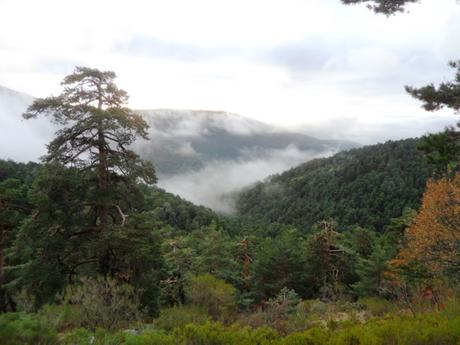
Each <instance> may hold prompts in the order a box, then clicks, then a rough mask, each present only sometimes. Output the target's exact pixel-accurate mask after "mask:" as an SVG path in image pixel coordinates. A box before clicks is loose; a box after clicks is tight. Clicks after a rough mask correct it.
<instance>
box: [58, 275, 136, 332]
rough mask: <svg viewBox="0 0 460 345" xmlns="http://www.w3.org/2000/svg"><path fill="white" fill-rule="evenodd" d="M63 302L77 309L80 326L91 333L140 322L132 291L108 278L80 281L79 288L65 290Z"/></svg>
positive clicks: (73, 286)
mask: <svg viewBox="0 0 460 345" xmlns="http://www.w3.org/2000/svg"><path fill="white" fill-rule="evenodd" d="M63 302H64V303H68V304H71V305H75V306H77V307H78V308H79V310H80V312H81V315H82V326H84V327H87V328H89V329H91V330H94V329H96V328H97V327H102V328H105V329H108V330H114V329H120V328H122V327H126V326H127V325H129V324H130V323H132V322H134V321H138V320H139V318H140V312H139V302H138V299H137V295H136V293H135V292H134V288H133V287H132V286H130V285H128V284H120V283H119V282H117V281H116V280H114V279H111V278H96V279H91V278H83V279H81V281H80V284H76V285H70V286H68V287H67V288H66V290H65V292H64V295H63Z"/></svg>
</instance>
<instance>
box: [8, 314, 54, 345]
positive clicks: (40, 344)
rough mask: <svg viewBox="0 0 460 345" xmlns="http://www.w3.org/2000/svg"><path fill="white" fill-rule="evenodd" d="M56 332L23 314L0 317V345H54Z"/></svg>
mask: <svg viewBox="0 0 460 345" xmlns="http://www.w3.org/2000/svg"><path fill="white" fill-rule="evenodd" d="M56 343H57V332H56V330H55V329H53V328H52V327H51V326H50V325H47V324H46V323H44V322H42V321H41V320H39V319H37V318H34V317H33V316H32V315H28V314H23V313H7V314H2V315H0V344H2V345H54V344H56Z"/></svg>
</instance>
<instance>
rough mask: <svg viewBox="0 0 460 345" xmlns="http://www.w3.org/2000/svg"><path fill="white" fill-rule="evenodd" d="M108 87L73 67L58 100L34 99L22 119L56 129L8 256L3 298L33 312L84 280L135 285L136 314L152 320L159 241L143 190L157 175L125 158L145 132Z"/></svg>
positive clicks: (122, 97) (108, 76)
mask: <svg viewBox="0 0 460 345" xmlns="http://www.w3.org/2000/svg"><path fill="white" fill-rule="evenodd" d="M114 79H115V73H113V72H102V71H99V70H97V69H91V68H86V67H77V68H76V70H75V72H74V73H73V74H71V75H69V76H67V77H65V78H64V80H63V82H62V85H63V86H64V91H63V92H62V94H60V95H59V96H57V97H48V98H45V99H37V100H36V101H35V102H34V103H33V104H32V105H31V106H30V107H29V108H28V110H27V112H26V113H25V114H24V117H25V118H27V119H28V118H33V117H36V116H38V115H45V116H48V117H51V118H52V120H53V121H54V122H56V123H57V124H58V125H59V126H60V129H59V130H58V131H57V132H56V137H55V138H54V140H52V141H51V143H50V144H49V145H48V154H47V155H46V156H45V157H44V158H43V161H44V163H45V164H44V166H43V168H42V169H41V172H40V174H39V176H38V177H37V178H36V180H35V182H34V185H33V188H32V190H31V192H30V201H31V203H32V205H33V206H34V212H33V214H32V216H30V217H29V218H28V219H27V220H25V222H24V224H23V226H22V228H21V229H20V231H19V233H18V236H17V238H16V240H15V242H14V245H13V247H12V249H11V250H10V252H11V260H12V267H11V269H12V271H13V272H14V275H15V277H16V279H15V280H14V281H12V282H11V284H10V289H12V290H18V289H24V290H26V291H27V292H28V293H29V294H31V295H33V297H34V299H35V302H36V305H37V306H40V305H42V304H44V303H49V302H53V300H54V299H55V296H56V295H57V294H58V293H59V292H61V291H62V290H63V289H64V287H65V286H66V285H68V284H72V283H76V282H78V280H79V279H80V278H81V277H83V276H97V275H102V276H109V277H113V278H116V279H118V280H120V281H123V282H127V283H129V284H131V285H133V286H134V287H135V288H136V289H137V292H138V294H139V297H140V300H141V303H142V304H143V307H146V309H147V310H148V311H149V313H151V314H155V313H156V311H157V300H158V294H159V290H158V285H159V280H160V278H161V274H162V258H161V256H160V241H159V238H158V235H157V234H155V233H154V231H153V228H154V225H153V224H152V222H151V220H150V218H149V217H148V215H147V214H145V213H143V210H145V203H144V200H143V192H142V190H143V189H145V187H142V188H141V185H140V184H141V183H143V184H145V183H147V184H153V183H154V182H155V180H156V178H155V171H154V169H153V166H152V165H151V164H150V163H147V162H144V161H142V160H141V159H140V158H139V157H138V156H137V154H135V153H134V152H133V151H131V150H130V149H129V145H130V144H132V143H133V142H134V140H135V139H136V138H137V137H142V138H147V132H146V131H147V128H148V127H147V124H146V123H145V121H144V120H143V119H142V117H141V116H140V115H138V114H136V113H135V112H134V111H132V110H131V109H129V108H127V107H125V103H126V101H127V99H128V96H127V94H126V92H125V91H123V90H120V89H118V87H117V86H116V85H115V83H114Z"/></svg>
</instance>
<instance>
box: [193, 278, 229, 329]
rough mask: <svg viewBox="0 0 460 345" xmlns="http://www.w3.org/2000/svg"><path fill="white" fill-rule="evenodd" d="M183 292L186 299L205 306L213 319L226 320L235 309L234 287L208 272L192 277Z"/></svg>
mask: <svg viewBox="0 0 460 345" xmlns="http://www.w3.org/2000/svg"><path fill="white" fill-rule="evenodd" d="M185 293H186V297H187V301H189V302H190V303H191V304H194V305H197V306H201V307H203V308H205V309H206V311H207V312H208V314H209V315H210V316H211V317H212V318H213V319H215V320H222V321H225V320H228V319H229V318H231V317H232V316H233V314H234V312H235V311H236V309H237V298H236V289H235V288H234V287H233V286H232V285H230V284H227V283H226V282H224V281H223V280H220V279H218V278H215V277H213V276H212V275H210V274H204V275H200V276H196V277H193V278H192V279H191V280H190V283H189V285H188V286H187V288H186V291H185Z"/></svg>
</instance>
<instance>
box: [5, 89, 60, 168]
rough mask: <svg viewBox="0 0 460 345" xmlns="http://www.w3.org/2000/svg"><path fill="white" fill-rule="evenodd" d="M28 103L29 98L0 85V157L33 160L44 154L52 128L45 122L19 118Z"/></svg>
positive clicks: (44, 120) (31, 100)
mask: <svg viewBox="0 0 460 345" xmlns="http://www.w3.org/2000/svg"><path fill="white" fill-rule="evenodd" d="M32 102H33V97H32V96H29V95H26V94H24V93H20V92H17V91H14V90H11V89H8V88H6V87H3V86H0V158H3V159H8V158H11V159H15V160H20V161H29V160H35V161H36V160H37V158H38V157H40V156H41V155H43V154H44V153H45V150H46V149H45V145H46V144H47V143H48V142H49V139H50V138H51V136H52V133H53V132H54V129H53V126H52V125H51V124H50V122H49V120H48V119H44V118H41V119H37V120H34V121H33V123H28V122H27V121H26V120H24V119H23V118H22V113H23V112H24V111H25V110H26V109H27V107H28V106H29V105H30V104H31V103H32Z"/></svg>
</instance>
